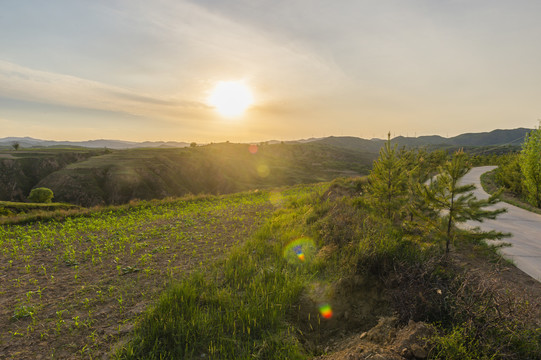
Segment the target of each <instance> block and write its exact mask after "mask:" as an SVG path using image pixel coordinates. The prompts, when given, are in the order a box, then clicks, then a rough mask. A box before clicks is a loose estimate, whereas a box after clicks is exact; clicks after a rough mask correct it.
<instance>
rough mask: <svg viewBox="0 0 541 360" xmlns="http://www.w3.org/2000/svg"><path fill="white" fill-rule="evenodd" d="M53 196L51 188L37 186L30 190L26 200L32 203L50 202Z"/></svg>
mask: <svg viewBox="0 0 541 360" xmlns="http://www.w3.org/2000/svg"><path fill="white" fill-rule="evenodd" d="M53 197H54V194H53V191H52V190H51V189H48V188H45V187H39V188H35V189H32V190H31V191H30V195H28V200H30V201H31V202H34V203H50V202H51V200H52V199H53Z"/></svg>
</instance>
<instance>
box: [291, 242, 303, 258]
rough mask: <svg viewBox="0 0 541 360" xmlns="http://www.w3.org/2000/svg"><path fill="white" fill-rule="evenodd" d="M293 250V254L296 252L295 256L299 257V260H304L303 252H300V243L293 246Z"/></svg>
mask: <svg viewBox="0 0 541 360" xmlns="http://www.w3.org/2000/svg"><path fill="white" fill-rule="evenodd" d="M293 251H295V254H297V257H298V258H299V260H300V261H304V259H305V258H304V253H303V252H302V246H301V245H297V246H295V247H294V248H293Z"/></svg>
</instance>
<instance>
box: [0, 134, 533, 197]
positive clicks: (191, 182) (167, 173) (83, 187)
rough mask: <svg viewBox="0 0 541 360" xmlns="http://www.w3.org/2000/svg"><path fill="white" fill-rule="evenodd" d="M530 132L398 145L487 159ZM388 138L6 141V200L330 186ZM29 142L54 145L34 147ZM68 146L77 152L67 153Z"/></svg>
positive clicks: (401, 140) (2, 184)
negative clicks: (44, 191)
mask: <svg viewBox="0 0 541 360" xmlns="http://www.w3.org/2000/svg"><path fill="white" fill-rule="evenodd" d="M529 131H530V130H529V129H524V128H520V129H513V130H494V131H491V132H485V133H472V134H462V135H458V136H455V137H452V138H443V137H441V136H421V137H416V138H411V137H396V138H394V139H392V142H393V143H396V144H398V145H399V146H406V147H420V146H424V147H427V148H428V149H429V150H433V149H446V150H449V151H452V150H453V149H456V148H458V147H464V148H465V150H467V151H471V152H472V153H476V151H477V153H479V151H478V150H476V149H481V153H484V154H487V153H491V152H492V153H500V152H506V151H513V150H517V149H519V146H520V144H521V143H522V141H523V139H524V136H525V135H526V134H527V133H528V132H529ZM384 141H385V140H381V139H371V140H367V139H361V138H356V137H346V136H344V137H334V136H331V137H327V138H322V139H308V140H299V141H293V142H277V141H272V142H270V141H269V142H265V143H262V144H261V145H260V146H254V145H248V144H230V143H219V144H209V145H204V146H198V147H193V148H192V147H188V148H186V147H182V146H183V145H185V144H186V143H172V142H167V143H166V142H159V143H156V142H143V143H131V142H122V141H116V140H114V141H112V140H94V141H87V142H47V141H45V142H43V141H41V140H36V139H31V138H4V139H0V145H1V144H4V146H5V147H11V145H8V144H13V143H14V142H18V143H19V144H20V145H21V150H19V151H15V150H13V148H11V149H8V150H4V151H0V200H7V201H25V200H26V196H27V195H28V193H29V192H30V190H31V189H32V188H34V187H40V186H43V187H48V188H50V189H52V190H53V192H54V193H55V201H62V202H68V203H73V204H78V205H83V206H93V205H99V204H121V203H126V202H129V201H130V200H133V199H155V198H165V197H169V196H182V195H186V194H201V193H206V194H225V193H233V192H237V191H244V190H250V189H260V188H270V187H276V186H283V185H293V184H300V183H313V182H319V181H327V180H331V179H334V178H336V177H339V176H355V175H365V174H367V173H368V172H369V170H370V168H371V167H372V163H373V161H374V160H375V159H376V158H377V156H378V152H379V149H380V148H381V146H382V145H383V143H384ZM28 144H35V145H32V146H44V145H46V144H48V145H51V144H52V147H46V148H31V149H28V148H26V146H27V145H28ZM40 144H41V145H40ZM68 145H70V146H77V147H71V148H61V146H68ZM79 146H90V147H94V149H92V148H89V147H86V148H84V147H79ZM103 146H107V147H110V148H114V147H124V148H125V147H130V148H129V149H123V150H111V149H103ZM156 146H158V147H156ZM97 148H101V149H97Z"/></svg>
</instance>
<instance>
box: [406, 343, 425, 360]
mask: <svg viewBox="0 0 541 360" xmlns="http://www.w3.org/2000/svg"><path fill="white" fill-rule="evenodd" d="M410 350H411V353H412V354H413V356H415V358H416V359H426V358H427V356H428V352H427V351H426V350H425V349H423V348H422V347H421V346H420V345H419V344H413V345H411V348H410Z"/></svg>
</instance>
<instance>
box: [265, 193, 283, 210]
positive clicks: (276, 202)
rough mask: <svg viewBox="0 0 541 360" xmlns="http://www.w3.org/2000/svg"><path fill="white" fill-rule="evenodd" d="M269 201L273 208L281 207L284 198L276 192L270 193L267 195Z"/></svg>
mask: <svg viewBox="0 0 541 360" xmlns="http://www.w3.org/2000/svg"><path fill="white" fill-rule="evenodd" d="M269 201H270V202H271V204H272V205H273V206H276V207H278V206H282V204H283V202H284V198H283V196H282V194H281V193H280V192H278V191H271V193H270V195H269Z"/></svg>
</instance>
